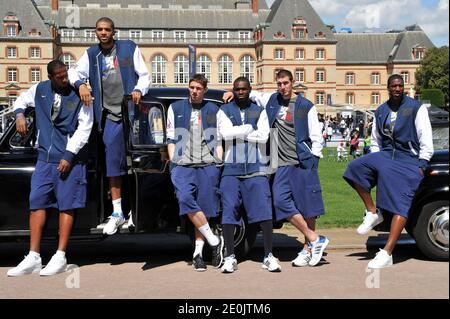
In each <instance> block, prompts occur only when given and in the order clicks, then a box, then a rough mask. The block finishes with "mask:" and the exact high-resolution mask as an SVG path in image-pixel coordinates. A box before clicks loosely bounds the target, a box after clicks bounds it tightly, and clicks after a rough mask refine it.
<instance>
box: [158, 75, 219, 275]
mask: <svg viewBox="0 0 450 319" xmlns="http://www.w3.org/2000/svg"><path fill="white" fill-rule="evenodd" d="M207 90H208V80H207V79H206V77H205V76H204V75H201V74H195V75H194V76H193V77H192V78H191V79H190V80H189V98H188V99H186V100H182V101H178V102H175V103H173V104H172V105H171V106H170V107H169V110H168V114H167V140H168V145H167V150H168V153H169V159H170V161H171V167H172V169H171V178H172V183H173V185H174V187H175V191H176V196H177V199H178V204H179V207H180V215H181V216H186V215H187V216H188V218H189V219H190V220H191V222H192V224H194V227H195V250H194V254H193V260H192V265H193V267H194V269H195V270H196V271H205V270H206V264H205V263H204V261H203V257H202V251H203V246H204V244H205V239H206V241H207V242H208V244H209V245H210V246H211V248H212V265H213V266H214V267H220V265H221V264H222V261H223V252H222V249H223V239H222V237H221V236H217V235H215V234H214V233H213V232H212V230H211V228H210V225H209V222H208V218H211V217H217V216H218V213H219V204H220V202H219V180H220V169H219V168H218V167H217V164H220V163H221V158H222V155H223V150H222V145H221V143H220V141H219V140H218V134H217V112H218V110H219V108H218V107H217V105H215V104H214V103H211V102H207V101H204V99H203V98H204V95H205V93H206V92H207Z"/></svg>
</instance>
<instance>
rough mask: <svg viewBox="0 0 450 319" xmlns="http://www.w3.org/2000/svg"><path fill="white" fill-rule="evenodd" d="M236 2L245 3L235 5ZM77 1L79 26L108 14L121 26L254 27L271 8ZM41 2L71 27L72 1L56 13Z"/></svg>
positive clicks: (209, 2)
mask: <svg viewBox="0 0 450 319" xmlns="http://www.w3.org/2000/svg"><path fill="white" fill-rule="evenodd" d="M236 2H239V3H241V4H242V5H244V7H242V8H240V9H236V8H235V3H236ZM74 4H75V5H77V6H78V8H79V12H80V28H93V27H94V25H95V22H96V21H97V19H98V18H100V17H104V16H107V17H110V18H111V19H112V20H113V21H114V23H115V25H116V28H119V29H120V28H139V29H183V30H186V29H226V30H233V29H235V30H237V29H246V30H253V29H255V27H256V25H258V23H260V22H262V21H264V20H265V19H266V18H267V16H268V14H269V12H270V11H269V10H268V8H267V4H266V2H265V0H260V1H259V12H258V14H253V11H252V9H251V1H250V0H243V1H242V0H241V1H231V0H126V1H123V0H97V1H94V0H74ZM38 5H39V6H38V8H39V10H40V12H41V13H42V15H43V16H44V17H45V18H46V19H49V20H54V21H55V22H56V23H57V25H58V26H59V27H62V28H64V27H68V26H67V23H66V21H69V22H70V21H71V19H70V15H71V14H72V12H71V11H70V10H66V9H67V6H69V5H71V1H60V2H59V10H58V12H57V13H55V12H52V11H51V7H50V0H41V1H39V2H38ZM68 17H69V19H67V18H68Z"/></svg>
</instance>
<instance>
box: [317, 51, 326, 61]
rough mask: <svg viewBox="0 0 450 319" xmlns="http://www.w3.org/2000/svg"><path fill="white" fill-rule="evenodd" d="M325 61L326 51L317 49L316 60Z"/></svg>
mask: <svg viewBox="0 0 450 319" xmlns="http://www.w3.org/2000/svg"><path fill="white" fill-rule="evenodd" d="M324 59H325V49H316V60H324Z"/></svg>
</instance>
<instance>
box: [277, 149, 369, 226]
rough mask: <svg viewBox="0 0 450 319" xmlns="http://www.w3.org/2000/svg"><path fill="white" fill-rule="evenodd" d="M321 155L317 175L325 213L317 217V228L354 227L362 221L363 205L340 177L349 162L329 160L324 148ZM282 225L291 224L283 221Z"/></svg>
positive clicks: (326, 150)
mask: <svg viewBox="0 0 450 319" xmlns="http://www.w3.org/2000/svg"><path fill="white" fill-rule="evenodd" d="M323 155H324V157H323V159H321V160H320V163H319V176H320V183H321V185H322V195H323V201H324V204H325V215H324V216H322V217H321V218H319V220H318V222H317V228H318V229H320V228H335V227H338V228H347V227H351V228H356V227H357V226H358V225H359V224H361V222H362V218H363V214H364V205H363V203H362V201H361V199H360V198H359V196H358V194H357V193H356V192H355V190H354V189H353V188H351V187H350V185H348V184H347V182H346V181H345V180H344V179H343V178H342V176H343V175H344V172H345V170H346V169H347V165H348V163H349V162H337V161H335V160H331V158H330V157H328V149H326V148H324V150H323ZM372 193H373V192H372ZM283 227H285V228H292V227H293V226H292V225H291V224H289V223H285V224H284V225H283Z"/></svg>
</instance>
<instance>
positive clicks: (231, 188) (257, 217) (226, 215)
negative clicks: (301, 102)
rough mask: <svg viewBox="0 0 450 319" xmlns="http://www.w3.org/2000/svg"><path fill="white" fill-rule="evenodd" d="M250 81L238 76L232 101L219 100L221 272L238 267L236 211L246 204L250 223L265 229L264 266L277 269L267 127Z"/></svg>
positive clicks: (278, 267)
mask: <svg viewBox="0 0 450 319" xmlns="http://www.w3.org/2000/svg"><path fill="white" fill-rule="evenodd" d="M251 90H252V88H251V86H250V81H249V80H248V79H247V78H245V77H239V78H237V79H236V80H235V81H234V84H233V92H234V95H235V98H234V101H233V102H231V103H229V104H226V105H223V106H222V107H221V109H220V110H219V112H218V113H217V125H218V128H219V134H220V137H221V139H222V140H224V141H225V145H226V146H225V159H224V170H223V174H222V180H221V183H220V192H221V194H222V203H223V212H222V228H223V234H224V239H225V246H226V257H225V261H224V264H223V266H222V268H221V270H222V272H223V273H232V272H234V271H235V270H237V259H236V256H235V254H234V231H235V226H236V225H242V223H243V222H244V221H243V219H242V217H243V216H241V215H240V212H241V206H242V205H243V206H244V207H245V211H246V215H247V220H248V223H249V224H259V226H260V227H261V229H262V232H263V241H264V258H263V263H262V267H263V268H264V269H267V270H268V271H270V272H279V271H281V267H280V264H279V262H278V260H277V259H276V258H275V257H274V256H273V254H272V236H273V222H272V195H271V193H270V185H269V180H268V172H267V164H268V159H267V158H266V154H265V151H266V147H265V146H266V143H267V140H268V139H269V133H270V127H269V121H268V119H267V114H266V111H265V110H264V108H263V107H261V106H258V105H256V104H255V103H253V102H252V101H251V100H250V98H249V96H250V91H251Z"/></svg>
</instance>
